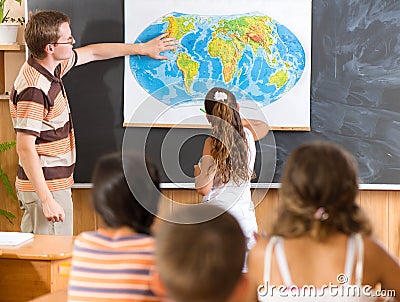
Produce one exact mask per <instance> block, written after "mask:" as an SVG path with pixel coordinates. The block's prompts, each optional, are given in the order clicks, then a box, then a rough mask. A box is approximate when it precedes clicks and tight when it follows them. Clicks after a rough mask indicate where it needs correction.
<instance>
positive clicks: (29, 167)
mask: <svg viewBox="0 0 400 302" xmlns="http://www.w3.org/2000/svg"><path fill="white" fill-rule="evenodd" d="M35 140H36V137H35V136H34V135H31V134H26V133H23V132H17V153H18V156H19V160H20V162H21V165H22V167H23V169H24V171H25V174H26V175H27V176H28V179H29V181H30V182H31V184H32V186H33V188H34V189H35V192H36V194H37V195H38V197H39V199H40V201H41V202H42V207H43V214H44V216H45V217H46V218H47V220H49V221H52V222H58V221H64V218H65V213H64V210H63V208H62V207H61V206H60V205H59V204H58V203H57V202H56V201H55V200H54V198H53V196H52V195H51V193H50V190H49V188H48V187H47V184H46V181H45V178H44V175H43V170H42V167H41V164H40V159H39V156H38V154H37V152H36V149H35Z"/></svg>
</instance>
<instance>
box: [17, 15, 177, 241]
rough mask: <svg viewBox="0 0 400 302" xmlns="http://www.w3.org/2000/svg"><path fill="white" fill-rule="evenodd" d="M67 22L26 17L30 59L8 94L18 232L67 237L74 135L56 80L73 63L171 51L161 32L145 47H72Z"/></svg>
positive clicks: (171, 41) (171, 44) (57, 17)
mask: <svg viewBox="0 0 400 302" xmlns="http://www.w3.org/2000/svg"><path fill="white" fill-rule="evenodd" d="M69 23H70V19H69V17H68V16H66V15H64V14H63V13H61V12H56V11H41V12H37V13H35V14H32V15H31V16H30V20H29V22H28V23H27V25H26V29H25V41H26V44H27V46H28V48H29V50H30V52H31V56H30V57H29V59H28V60H27V62H25V64H24V65H23V66H22V68H21V70H20V72H19V74H18V76H17V79H16V80H15V84H14V87H13V90H12V92H11V96H10V112H11V117H12V121H13V125H14V128H15V131H16V132H17V138H16V141H17V153H18V156H19V167H18V172H17V178H16V189H17V195H18V198H19V200H20V203H21V208H22V209H23V210H25V212H24V216H23V218H22V222H21V231H23V232H33V233H35V234H55V235H72V233H73V231H72V227H73V221H72V218H73V214H72V210H73V206H72V198H71V186H72V184H73V172H74V167H75V137H74V128H73V124H72V119H71V113H70V109H69V105H68V99H67V96H66V93H65V88H64V86H63V83H62V77H63V76H64V75H65V74H66V73H67V72H68V71H69V70H70V69H71V68H73V67H74V66H76V65H81V64H85V63H88V62H91V61H96V60H105V59H110V58H114V57H119V56H125V55H133V54H139V55H147V56H149V57H151V58H154V59H159V60H165V59H167V58H166V57H164V56H161V55H160V52H162V51H166V50H172V49H174V48H175V44H176V41H175V40H174V39H170V38H167V37H166V34H163V35H161V36H159V37H157V38H154V39H153V40H150V41H148V42H146V43H140V44H124V43H100V44H92V45H87V46H84V47H81V48H77V49H73V44H74V43H75V40H74V38H73V36H72V33H71V29H70V26H69ZM56 222H58V223H56Z"/></svg>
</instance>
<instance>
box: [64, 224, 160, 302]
mask: <svg viewBox="0 0 400 302" xmlns="http://www.w3.org/2000/svg"><path fill="white" fill-rule="evenodd" d="M154 248H155V242H154V239H153V238H152V237H151V236H148V235H142V234H131V235H123V236H120V237H113V236H112V235H110V234H108V235H106V234H105V233H103V232H102V233H99V232H85V233H81V234H80V235H79V236H78V237H77V238H76V239H75V242H74V250H73V253H72V262H71V272H70V276H69V285H68V301H97V302H100V301H162V299H161V298H159V297H157V296H156V295H155V294H154V292H153V291H152V288H153V284H154V281H153V277H152V274H151V271H152V270H153V269H154V267H155V259H154Z"/></svg>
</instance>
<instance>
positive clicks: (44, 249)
mask: <svg viewBox="0 0 400 302" xmlns="http://www.w3.org/2000/svg"><path fill="white" fill-rule="evenodd" d="M73 238H74V237H73V236H51V235H35V237H34V238H33V240H31V241H29V242H27V243H25V244H22V245H21V246H18V247H6V246H2V247H0V250H1V252H2V254H1V255H0V301H4V302H5V301H8V302H9V301H14V302H16V301H24V302H25V301H28V300H31V299H33V298H36V297H39V296H42V295H44V294H47V293H52V292H55V291H57V290H61V289H65V288H67V287H68V276H69V269H70V263H71V256H72V248H73Z"/></svg>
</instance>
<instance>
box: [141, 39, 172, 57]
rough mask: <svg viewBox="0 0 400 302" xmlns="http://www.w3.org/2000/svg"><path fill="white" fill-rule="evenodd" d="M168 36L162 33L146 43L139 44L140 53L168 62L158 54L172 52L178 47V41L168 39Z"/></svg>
mask: <svg viewBox="0 0 400 302" xmlns="http://www.w3.org/2000/svg"><path fill="white" fill-rule="evenodd" d="M168 35H169V34H168V33H163V34H162V35H159V36H158V37H156V38H154V39H152V40H150V41H148V42H146V43H141V44H140V46H141V47H142V51H141V53H142V54H144V55H146V56H149V57H150V58H153V59H157V60H168V57H166V56H161V55H160V53H161V52H163V51H167V50H174V49H176V46H177V45H178V41H177V40H176V39H175V38H168Z"/></svg>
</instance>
